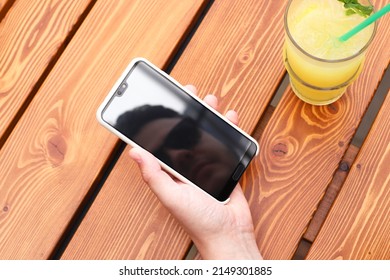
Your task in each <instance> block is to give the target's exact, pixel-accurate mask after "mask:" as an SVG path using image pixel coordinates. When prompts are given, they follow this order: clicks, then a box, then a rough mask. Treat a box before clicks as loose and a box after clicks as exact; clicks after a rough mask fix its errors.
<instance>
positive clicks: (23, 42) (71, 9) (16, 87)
mask: <svg viewBox="0 0 390 280" xmlns="http://www.w3.org/2000/svg"><path fill="white" fill-rule="evenodd" d="M89 3H90V0H82V1H60V0H55V1H42V0H34V1H31V0H21V1H17V2H16V3H15V4H14V5H13V6H12V9H11V10H10V11H9V12H8V13H7V16H6V17H5V18H4V20H3V21H2V22H1V24H0V146H1V144H2V143H3V142H4V141H5V138H6V137H7V136H8V135H5V134H8V133H9V132H10V131H8V132H7V128H9V127H10V126H12V122H15V121H16V120H15V118H18V117H20V114H21V113H20V112H19V110H20V109H21V108H22V106H23V104H24V102H25V101H26V100H28V99H31V98H32V96H31V94H33V92H32V90H33V88H34V86H35V85H36V83H37V82H38V80H39V79H40V78H41V76H42V75H43V74H44V72H45V69H46V68H47V67H48V64H49V63H50V61H51V60H52V58H53V57H54V56H55V55H56V54H57V52H59V50H60V49H61V48H63V44H64V42H65V40H66V38H67V37H68V36H69V35H70V32H71V29H72V26H73V25H74V24H75V23H76V22H77V21H78V19H79V17H80V15H81V14H82V13H83V12H84V10H85V9H86V8H87V6H88V4H89ZM43 78H44V77H43Z"/></svg>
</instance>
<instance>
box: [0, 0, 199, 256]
mask: <svg viewBox="0 0 390 280" xmlns="http://www.w3.org/2000/svg"><path fill="white" fill-rule="evenodd" d="M201 4H202V1H198V0H197V1H181V0H172V1H169V2H167V1H153V0H150V1H144V0H142V1H141V0H138V1H136V0H134V1H127V0H126V1H125V0H123V1H98V2H97V3H96V4H95V5H94V7H93V9H92V10H91V12H90V13H89V15H88V17H87V18H86V19H85V21H84V22H83V24H82V26H81V27H80V28H79V30H78V32H77V33H76V35H75V37H74V38H73V39H72V41H71V42H70V43H69V45H68V46H67V48H66V50H65V51H64V53H63V55H62V56H61V58H60V59H59V61H58V63H57V64H56V65H55V67H54V68H53V70H52V71H51V72H50V74H49V76H48V78H47V79H46V81H45V82H44V84H43V85H42V87H41V88H40V90H39V92H38V93H37V95H36V96H35V98H34V99H33V100H32V102H31V104H30V106H29V107H28V108H27V110H26V112H25V113H24V115H23V116H22V118H21V119H20V121H19V122H18V124H17V126H16V127H15V129H14V131H13V132H12V134H11V136H10V137H9V139H8V141H7V142H6V143H5V145H4V146H3V148H2V149H1V151H0V178H2V179H1V181H0V205H1V206H0V209H3V211H2V212H1V215H0V221H1V223H0V258H1V259H14V258H17V259H22V258H23V259H36V258H37V259H38V258H39V259H41V258H47V257H48V256H50V254H51V252H52V251H53V249H54V248H55V246H56V244H57V242H58V241H59V239H60V238H61V236H62V234H63V233H64V230H65V229H66V228H67V226H68V223H69V221H70V220H71V219H72V217H73V215H74V213H75V211H76V210H77V209H78V207H79V206H80V203H82V201H83V199H84V198H85V196H86V195H87V194H88V191H89V190H90V189H91V185H93V183H94V182H95V181H96V180H97V178H98V177H99V176H101V174H100V172H101V170H102V167H103V165H104V164H105V162H106V160H107V158H108V157H109V156H110V154H111V152H112V149H113V147H114V146H115V145H116V143H117V138H116V137H114V136H112V135H111V134H110V133H109V132H108V131H107V130H105V129H104V128H102V127H101V126H100V125H99V124H98V123H97V121H96V118H95V113H96V110H97V107H98V105H99V104H100V103H101V102H102V100H103V98H104V97H105V96H106V94H107V92H108V91H109V89H110V88H111V87H112V85H113V83H114V82H115V81H116V79H117V78H118V76H119V74H120V73H121V72H122V71H123V69H124V68H125V67H126V65H127V64H128V62H129V61H130V60H131V59H132V58H133V57H135V56H145V57H147V58H149V59H150V60H151V61H153V62H154V63H155V64H157V65H159V66H161V67H162V66H164V65H165V64H166V63H167V59H168V58H169V57H170V56H171V55H172V52H173V51H174V50H175V49H176V48H177V46H178V44H179V42H180V41H181V39H182V37H183V34H184V33H185V32H186V30H187V28H188V26H189V25H190V24H191V22H192V20H193V18H194V16H195V14H197V12H198V10H199V6H200V5H201ZM114 203H115V202H114ZM5 210H6V211H5Z"/></svg>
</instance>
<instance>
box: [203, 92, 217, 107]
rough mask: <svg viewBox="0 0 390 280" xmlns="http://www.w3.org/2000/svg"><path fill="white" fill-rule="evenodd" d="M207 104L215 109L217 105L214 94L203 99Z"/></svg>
mask: <svg viewBox="0 0 390 280" xmlns="http://www.w3.org/2000/svg"><path fill="white" fill-rule="evenodd" d="M203 100H204V101H205V102H206V103H207V104H208V105H210V106H211V107H212V108H214V109H217V107H218V98H217V97H216V96H215V95H211V94H209V95H207V96H206V97H205V98H204V99H203Z"/></svg>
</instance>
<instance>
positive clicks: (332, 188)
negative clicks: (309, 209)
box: [303, 145, 359, 242]
mask: <svg viewBox="0 0 390 280" xmlns="http://www.w3.org/2000/svg"><path fill="white" fill-rule="evenodd" d="M358 152H359V148H358V147H356V146H353V145H350V146H349V147H348V150H347V151H346V153H345V155H344V157H343V159H342V160H341V162H340V164H339V167H338V168H337V170H336V173H335V174H334V176H333V178H332V182H331V183H330V184H329V186H328V188H327V189H326V192H325V194H324V197H323V198H322V199H321V202H320V204H319V205H318V209H317V210H316V212H315V214H314V216H313V218H312V220H311V221H310V224H309V226H308V228H307V230H306V232H305V234H304V236H303V238H305V239H306V240H308V241H310V242H314V239H315V238H316V236H317V234H318V232H319V231H320V228H321V226H322V225H323V223H324V221H325V219H326V216H327V215H328V213H329V210H330V208H331V206H332V204H333V203H334V201H335V199H336V197H337V195H338V194H339V192H340V189H341V187H342V186H343V184H344V182H345V179H346V178H347V176H348V174H349V171H350V168H351V166H352V163H353V162H354V161H355V158H356V156H357V153H358Z"/></svg>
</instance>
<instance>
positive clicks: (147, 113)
mask: <svg viewBox="0 0 390 280" xmlns="http://www.w3.org/2000/svg"><path fill="white" fill-rule="evenodd" d="M97 119H98V120H99V122H100V123H101V124H102V125H103V126H104V127H106V128H107V129H108V130H110V131H111V132H113V133H114V134H115V135H117V136H118V137H119V138H121V139H122V140H123V141H125V142H126V143H128V144H130V145H132V146H134V147H136V146H138V147H141V148H143V149H145V150H147V151H149V152H150V153H152V154H153V155H154V156H155V157H156V158H157V159H158V161H159V163H160V165H161V166H162V168H163V169H164V170H166V171H167V172H169V173H170V174H172V175H173V176H174V177H176V178H178V179H179V180H181V181H182V182H184V183H187V184H190V185H192V186H195V187H198V188H200V189H201V190H203V191H205V192H206V193H207V194H208V195H210V196H211V197H213V198H215V199H216V200H218V201H220V202H225V203H226V202H227V201H228V199H229V196H230V194H231V192H232V191H233V189H234V187H235V186H236V184H237V182H238V181H239V180H240V177H241V175H242V174H243V172H244V171H245V169H246V168H247V167H248V165H249V163H250V162H251V160H252V159H253V157H254V156H255V155H256V154H257V153H258V150H259V149H258V144H257V142H256V141H255V140H254V139H253V138H252V137H250V136H249V135H247V134H246V133H245V132H243V131H242V130H240V129H239V128H238V127H236V126H235V125H234V124H232V123H231V122H230V121H229V120H227V119H226V118H225V117H224V116H222V115H221V114H220V113H218V112H217V111H215V110H214V109H213V108H211V107H210V106H209V105H208V104H206V103H205V102H203V101H202V100H201V99H199V98H198V97H197V96H195V95H194V94H192V93H191V92H190V91H189V90H187V89H186V88H184V87H183V86H181V85H180V84H179V83H178V82H177V81H175V80H174V79H173V78H172V77H171V76H169V75H168V74H166V73H165V72H163V71H162V70H160V69H159V68H158V67H156V66H155V65H153V64H152V63H150V62H149V61H147V60H146V59H144V58H136V59H134V60H133V61H132V62H131V63H130V64H129V66H128V67H127V68H126V70H125V71H124V73H123V74H122V76H121V77H120V78H119V80H118V81H117V82H116V83H115V85H114V87H113V88H112V90H111V91H110V92H109V94H108V96H107V97H106V99H105V100H104V102H103V103H102V104H101V106H100V107H99V109H98V111H97Z"/></svg>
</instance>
